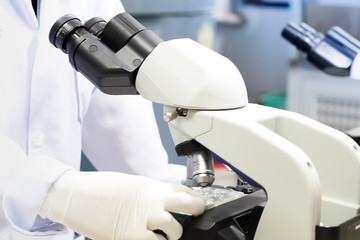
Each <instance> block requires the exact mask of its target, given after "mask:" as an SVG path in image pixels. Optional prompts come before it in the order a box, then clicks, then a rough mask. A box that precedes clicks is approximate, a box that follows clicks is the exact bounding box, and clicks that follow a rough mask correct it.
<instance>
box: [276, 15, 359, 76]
mask: <svg viewBox="0 0 360 240" xmlns="http://www.w3.org/2000/svg"><path fill="white" fill-rule="evenodd" d="M281 35H282V36H283V37H284V38H285V39H286V40H288V41H289V42H290V43H292V44H293V45H294V46H296V47H297V49H299V50H300V51H302V52H304V53H305V54H306V58H307V60H308V61H309V62H311V63H312V64H313V65H314V66H316V67H317V68H319V69H320V70H322V71H323V72H325V73H327V74H329V75H333V76H350V77H351V78H353V79H360V70H359V69H360V55H359V54H358V53H359V51H360V41H358V40H357V39H355V38H354V37H353V36H351V35H350V34H349V33H347V32H346V31H344V30H343V29H342V28H340V27H338V26H333V27H332V28H330V29H329V31H328V32H327V33H326V35H324V34H323V33H321V32H318V31H317V30H315V29H314V28H313V27H311V26H310V25H308V24H306V23H304V22H302V23H300V24H296V23H293V22H289V23H288V24H287V25H286V26H285V27H284V29H283V31H282V33H281Z"/></svg>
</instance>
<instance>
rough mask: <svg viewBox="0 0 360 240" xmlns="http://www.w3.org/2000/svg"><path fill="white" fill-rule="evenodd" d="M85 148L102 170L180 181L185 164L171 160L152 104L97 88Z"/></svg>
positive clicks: (86, 125) (85, 127)
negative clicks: (104, 91) (170, 161)
mask: <svg viewBox="0 0 360 240" xmlns="http://www.w3.org/2000/svg"><path fill="white" fill-rule="evenodd" d="M82 135H83V143H82V147H83V151H84V153H85V155H86V156H87V157H88V158H89V160H90V161H91V162H92V164H93V165H94V166H95V167H96V168H97V169H98V170H102V171H109V170H111V171H119V172H123V173H127V174H136V175H143V176H147V177H150V178H153V179H156V180H161V181H168V182H177V183H179V182H181V181H182V180H183V179H184V178H185V176H186V169H185V167H184V166H180V165H174V164H169V163H168V157H167V153H166V151H165V150H164V148H163V145H162V143H161V139H160V135H159V131H158V127H157V124H156V120H155V116H154V112H153V107H152V103H151V102H150V101H148V100H145V99H144V98H143V97H141V96H139V95H137V96H113V95H106V94H104V93H102V92H100V91H99V90H95V92H94V94H93V96H92V99H91V103H90V106H89V108H88V111H87V113H86V115H85V117H84V119H83V132H82Z"/></svg>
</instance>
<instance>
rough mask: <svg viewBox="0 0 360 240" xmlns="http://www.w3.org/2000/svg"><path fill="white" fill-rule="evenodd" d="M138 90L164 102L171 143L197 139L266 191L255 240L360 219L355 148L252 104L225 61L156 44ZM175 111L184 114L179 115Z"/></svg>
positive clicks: (359, 160)
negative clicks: (265, 202) (357, 216)
mask: <svg viewBox="0 0 360 240" xmlns="http://www.w3.org/2000/svg"><path fill="white" fill-rule="evenodd" d="M357 59H358V60H357V61H358V62H360V57H358V58H357ZM358 66H359V68H360V64H358ZM259 71H261V69H259ZM355 72H356V73H357V74H358V77H359V78H360V74H359V69H357V70H355V68H354V74H355ZM265 81H266V80H265ZM136 89H137V90H138V92H139V93H140V94H141V95H142V96H143V97H145V98H147V99H149V100H150V101H153V102H158V103H162V104H164V106H165V107H164V113H165V114H167V115H168V116H172V117H171V118H169V119H168V121H169V127H170V130H171V134H172V137H173V140H174V142H175V144H176V145H177V144H180V143H183V142H186V141H189V140H196V141H197V142H198V143H200V144H202V145H203V146H204V147H206V148H207V149H209V150H210V151H212V152H213V153H215V154H217V155H218V156H220V157H221V158H222V159H224V160H225V162H226V163H227V164H228V165H229V166H231V167H232V168H233V169H234V171H240V172H242V173H243V174H245V175H246V176H248V177H250V178H251V179H253V180H254V181H256V182H257V183H258V184H260V185H261V186H262V187H263V188H264V189H265V191H266V194H267V204H266V207H265V209H264V212H263V214H262V216H261V219H260V222H259V225H258V227H257V231H256V235H255V238H254V239H256V240H315V229H316V226H319V225H325V226H329V227H330V226H337V225H339V224H341V223H343V222H344V221H347V220H348V219H351V218H353V217H355V216H356V215H357V214H358V213H359V211H360V148H359V146H358V145H357V144H356V143H355V142H354V141H353V140H352V139H351V138H350V137H348V136H346V135H345V134H343V133H341V132H339V131H337V130H334V129H332V128H330V127H327V126H325V125H323V124H321V123H319V122H316V121H314V120H311V119H309V118H307V117H304V116H302V115H299V114H296V113H293V112H289V111H284V110H278V109H273V108H269V107H265V106H260V105H257V104H249V103H248V100H247V92H246V88H245V85H244V82H243V79H242V77H241V74H240V72H239V71H238V70H237V68H236V67H235V66H234V65H233V64H232V63H231V62H230V61H229V60H228V59H226V58H225V57H222V56H221V55H219V54H217V53H215V52H213V51H211V50H209V49H207V48H205V47H202V46H201V45H199V44H197V43H195V42H193V41H191V40H188V39H178V40H172V41H167V42H163V43H160V44H159V45H158V46H157V47H156V48H155V49H154V50H153V52H152V53H151V54H150V55H149V56H148V57H147V58H146V59H145V61H144V62H143V64H142V65H141V67H140V69H139V72H138V75H137V78H136ZM178 109H187V114H185V115H183V116H177V117H176V113H177V110H178ZM174 115H175V116H174ZM358 228H360V222H359V225H357V226H354V230H357V229H358Z"/></svg>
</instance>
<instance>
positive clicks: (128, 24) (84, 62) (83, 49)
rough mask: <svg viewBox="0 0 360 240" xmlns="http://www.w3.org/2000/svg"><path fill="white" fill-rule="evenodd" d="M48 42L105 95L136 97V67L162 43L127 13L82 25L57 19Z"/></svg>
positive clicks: (69, 19)
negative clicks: (134, 95)
mask: <svg viewBox="0 0 360 240" xmlns="http://www.w3.org/2000/svg"><path fill="white" fill-rule="evenodd" d="M49 41H50V42H51V44H53V45H54V46H55V47H56V48H59V49H61V50H62V51H63V52H64V53H66V54H68V55H69V61H70V63H71V64H72V66H73V67H74V68H75V69H76V70H77V71H79V72H81V73H82V74H83V75H84V76H85V77H87V78H88V79H89V80H90V81H91V82H92V83H93V84H94V85H95V86H97V87H98V88H99V89H100V90H101V91H103V92H104V93H107V94H113V95H132V94H137V90H136V87H135V80H136V75H137V72H138V68H139V67H140V65H141V64H142V62H143V61H144V60H145V58H146V57H147V56H148V55H149V54H150V53H151V52H152V50H153V49H154V48H155V47H156V46H157V45H158V44H159V43H160V42H162V41H163V40H162V39H161V38H160V37H158V36H157V35H156V34H155V33H153V32H152V31H150V30H148V29H146V28H145V27H144V26H143V25H141V24H140V23H139V22H138V21H137V20H135V19H134V18H133V17H132V16H131V15H130V14H128V13H121V14H118V15H116V16H115V17H113V18H112V19H111V20H110V21H109V22H106V21H105V20H104V19H102V18H100V17H95V18H92V19H90V20H88V21H87V22H86V23H85V24H83V23H82V22H81V20H80V19H79V18H77V17H76V16H74V15H72V14H68V15H65V16H63V17H61V18H60V19H58V20H57V21H56V22H55V23H54V25H53V26H52V28H51V30H50V33H49Z"/></svg>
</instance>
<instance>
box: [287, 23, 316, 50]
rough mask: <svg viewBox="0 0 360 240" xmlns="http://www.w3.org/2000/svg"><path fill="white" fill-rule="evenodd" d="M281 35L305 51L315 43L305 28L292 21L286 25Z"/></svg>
mask: <svg viewBox="0 0 360 240" xmlns="http://www.w3.org/2000/svg"><path fill="white" fill-rule="evenodd" d="M281 35H282V36H283V37H284V38H285V39H286V40H288V41H289V42H291V43H292V44H294V45H295V46H296V47H297V48H298V49H299V50H301V51H304V52H305V53H308V52H309V51H310V50H311V48H312V47H313V46H314V44H315V43H314V42H313V41H312V39H311V38H309V36H307V33H306V30H305V29H303V28H302V27H300V26H298V25H297V24H295V23H292V22H290V23H288V24H287V25H286V27H285V28H284V30H283V31H282V33H281Z"/></svg>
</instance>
